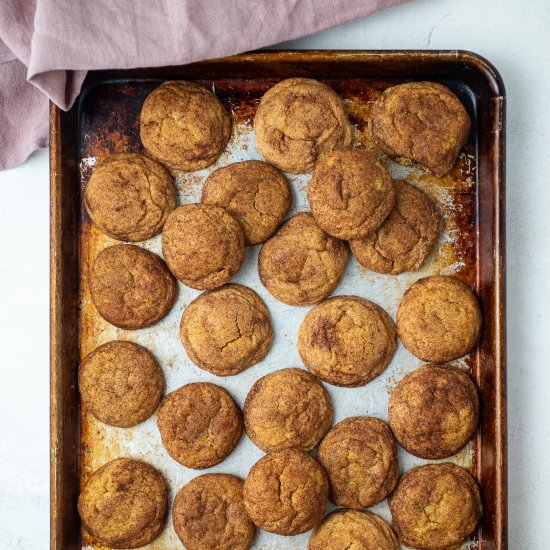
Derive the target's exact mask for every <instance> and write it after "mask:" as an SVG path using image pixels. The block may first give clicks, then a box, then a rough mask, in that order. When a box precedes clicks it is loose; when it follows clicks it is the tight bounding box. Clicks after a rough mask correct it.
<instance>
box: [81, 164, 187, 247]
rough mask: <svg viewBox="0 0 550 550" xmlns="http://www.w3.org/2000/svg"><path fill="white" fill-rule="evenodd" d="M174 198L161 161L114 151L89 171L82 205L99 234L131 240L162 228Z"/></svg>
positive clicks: (171, 185)
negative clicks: (100, 232) (99, 231)
mask: <svg viewBox="0 0 550 550" xmlns="http://www.w3.org/2000/svg"><path fill="white" fill-rule="evenodd" d="M176 197H177V194H176V187H175V185H174V180H173V179H172V176H171V175H170V174H169V172H168V171H167V170H166V168H164V166H162V164H159V163H158V162H156V161H154V160H152V159H150V158H147V157H144V156H143V155H138V154H136V153H118V154H116V155H110V156H109V157H107V158H106V159H105V160H104V161H103V162H102V163H101V164H99V165H98V166H97V167H96V168H95V169H94V171H93V172H92V175H91V176H90V178H89V179H88V183H87V184H86V189H85V190H84V206H85V207H86V211H87V212H88V215H89V216H90V218H91V220H92V221H93V222H94V224H95V225H97V226H98V227H99V229H101V231H103V233H105V234H106V235H108V236H109V237H112V238H113V239H118V240H119V241H133V242H135V241H144V240H146V239H150V238H151V237H153V236H154V235H157V234H158V233H160V232H161V231H162V226H163V225H164V222H165V221H166V218H167V217H168V214H170V212H172V210H174V208H175V207H176Z"/></svg>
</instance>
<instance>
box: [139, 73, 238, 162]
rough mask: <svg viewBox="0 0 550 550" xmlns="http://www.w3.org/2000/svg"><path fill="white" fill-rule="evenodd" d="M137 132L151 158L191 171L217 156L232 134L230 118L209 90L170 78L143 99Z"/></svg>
mask: <svg viewBox="0 0 550 550" xmlns="http://www.w3.org/2000/svg"><path fill="white" fill-rule="evenodd" d="M139 133H140V137H141V142H142V143H143V146H144V147H145V149H147V151H148V152H149V154H151V155H152V156H153V157H154V158H156V159H158V160H159V161H160V162H162V163H164V164H166V165H167V166H169V167H170V168H172V169H173V170H184V171H185V172H192V171H194V170H200V169H201V168H206V167H207V166H210V165H211V164H212V163H213V162H215V161H216V159H217V158H218V157H219V156H220V154H221V153H222V151H223V150H224V149H225V146H226V145H227V141H228V140H229V135H230V134H231V118H230V116H229V113H228V112H227V111H226V110H225V108H224V106H223V105H222V104H221V102H220V100H219V99H218V98H217V97H216V96H215V95H214V94H213V93H212V92H211V91H210V90H207V89H206V88H204V87H203V86H199V85H198V84H195V83H193V82H185V81H183V80H173V81H170V82H164V83H163V84H161V85H160V86H159V87H158V88H155V89H154V90H153V91H152V92H151V93H150V94H149V95H148V96H147V98H146V99H145V102H144V103H143V107H142V109H141V114H140V117H139Z"/></svg>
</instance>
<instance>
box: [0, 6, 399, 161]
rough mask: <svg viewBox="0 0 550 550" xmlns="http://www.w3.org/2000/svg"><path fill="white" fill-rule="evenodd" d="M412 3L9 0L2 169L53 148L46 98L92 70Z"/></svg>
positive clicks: (3, 12)
mask: <svg viewBox="0 0 550 550" xmlns="http://www.w3.org/2000/svg"><path fill="white" fill-rule="evenodd" d="M406 1H408V0H339V1H338V0H94V1H92V2H90V1H89V0H1V1H0V169H2V168H8V167H11V166H15V165H17V164H19V163H21V162H23V161H24V160H25V159H26V158H27V156H28V155H29V154H30V153H31V152H32V151H33V150H35V149H38V148H40V147H45V146H47V124H48V116H47V112H48V99H51V100H52V101H53V102H54V103H56V104H57V105H59V107H61V108H62V109H69V108H70V107H71V105H72V104H73V102H74V100H75V99H76V97H77V95H78V93H79V91H80V88H81V86H82V82H83V81H84V78H85V76H86V71H88V70H91V69H115V68H132V67H155V66H157V67H158V66H163V65H179V64H185V63H191V62H193V61H199V60H201V59H211V58H215V57H223V56H226V55H232V54H236V53H239V52H243V51H247V50H252V49H256V48H261V47H264V46H268V45H270V44H275V43H277V42H282V41H284V40H291V39H294V38H298V37H300V36H304V35H306V34H311V33H314V32H317V31H320V30H323V29H326V28H329V27H332V26H335V25H339V24H342V23H345V22H347V21H351V20H352V19H356V18H359V17H365V16H367V15H370V14H372V13H374V12H376V11H379V10H382V9H385V8H388V7H391V6H394V5H397V4H402V3H404V2H406Z"/></svg>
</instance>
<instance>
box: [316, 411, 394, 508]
mask: <svg viewBox="0 0 550 550" xmlns="http://www.w3.org/2000/svg"><path fill="white" fill-rule="evenodd" d="M317 460H318V461H319V462H320V463H321V465H322V466H323V468H324V469H325V471H326V473H327V476H328V479H329V485H330V499H331V500H332V502H334V504H336V505H338V506H346V507H348V508H353V509H354V510H364V509H365V508H370V507H371V506H374V505H375V504H378V503H379V502H382V501H383V500H384V499H385V498H386V497H387V496H388V495H389V494H390V493H391V492H392V491H393V489H394V488H395V485H396V483H397V479H398V477H399V458H398V456H397V445H396V444H395V439H394V438H393V435H392V433H391V430H390V429H389V428H388V426H387V425H386V424H385V423H384V422H383V421H382V420H380V419H379V418H373V417H370V416H355V417H351V418H346V419H345V420H342V422H339V423H338V424H336V426H334V427H333V428H332V429H331V430H330V431H329V432H328V434H327V435H326V436H325V437H324V439H323V440H322V441H321V444H320V445H319V452H318V453H317Z"/></svg>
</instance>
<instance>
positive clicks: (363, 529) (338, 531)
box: [307, 510, 399, 550]
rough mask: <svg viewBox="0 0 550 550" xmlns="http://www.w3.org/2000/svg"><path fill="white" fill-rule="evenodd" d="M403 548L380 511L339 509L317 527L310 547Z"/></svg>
mask: <svg viewBox="0 0 550 550" xmlns="http://www.w3.org/2000/svg"><path fill="white" fill-rule="evenodd" d="M329 548H330V550H399V543H398V542H397V539H396V538H395V535H394V533H393V531H392V529H391V527H390V526H389V525H388V524H387V523H386V522H385V521H384V520H383V519H382V518H381V517H380V516H377V515H376V514H373V513H371V512H358V511H357V510H336V511H335V512H332V514H329V515H328V516H327V517H326V518H325V519H324V520H323V523H321V525H319V527H317V528H316V529H315V531H314V532H313V534H312V535H311V537H310V538H309V541H308V544H307V550H327V549H329Z"/></svg>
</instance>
